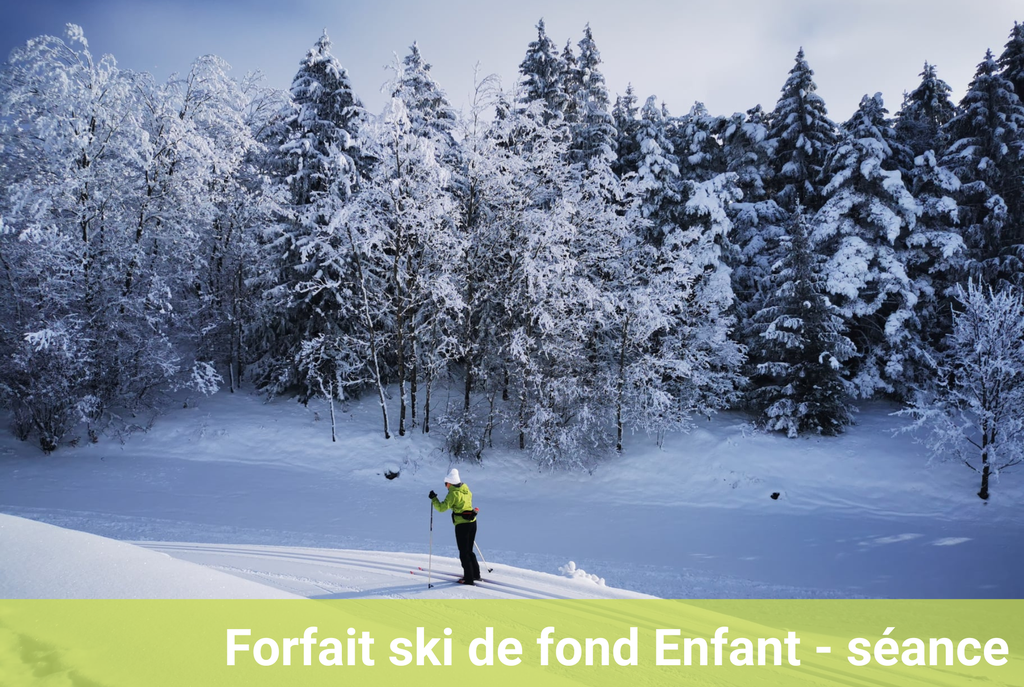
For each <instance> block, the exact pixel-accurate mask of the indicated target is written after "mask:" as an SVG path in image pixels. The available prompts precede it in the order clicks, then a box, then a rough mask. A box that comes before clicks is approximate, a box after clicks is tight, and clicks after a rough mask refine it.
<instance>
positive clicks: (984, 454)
mask: <svg viewBox="0 0 1024 687" xmlns="http://www.w3.org/2000/svg"><path fill="white" fill-rule="evenodd" d="M991 430H992V428H991V427H990V425H989V421H988V420H985V421H984V422H983V423H982V426H981V491H979V492H978V496H979V497H980V498H981V500H982V501H988V476H989V472H990V470H991V468H992V465H991V463H989V461H988V449H989V446H991V445H992V440H993V439H994V438H995V437H990V433H992V434H994V432H992V431H991Z"/></svg>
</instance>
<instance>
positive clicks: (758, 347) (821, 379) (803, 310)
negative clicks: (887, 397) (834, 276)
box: [749, 209, 855, 437]
mask: <svg viewBox="0 0 1024 687" xmlns="http://www.w3.org/2000/svg"><path fill="white" fill-rule="evenodd" d="M783 245H784V247H785V249H784V251H783V252H782V256H783V257H782V259H781V260H780V262H779V263H777V264H776V266H775V270H774V273H773V275H772V277H771V288H770V290H769V293H770V295H769V296H768V302H767V303H766V304H765V307H764V308H762V309H761V311H760V312H758V313H757V314H756V315H755V317H754V325H755V329H756V331H757V333H758V338H757V339H756V340H755V339H752V340H751V345H750V349H749V355H750V364H751V367H752V370H753V372H752V374H751V378H752V379H751V382H752V386H753V390H752V391H751V392H750V402H751V405H752V406H753V407H754V408H755V409H756V410H757V411H758V413H759V421H760V422H761V423H762V424H763V425H764V426H765V427H767V428H768V429H770V430H773V431H782V432H786V434H787V435H788V436H790V437H795V436H797V435H798V434H805V433H813V434H826V435H834V434H839V433H841V432H842V431H843V428H844V427H845V426H846V425H849V424H850V423H851V421H852V418H851V416H850V411H851V408H850V406H849V405H848V403H847V400H846V399H847V397H848V395H849V391H850V385H849V383H848V382H847V381H846V380H845V379H844V374H843V371H844V363H845V362H846V361H847V360H849V359H850V358H851V357H852V356H853V355H854V354H855V350H854V346H853V343H852V342H851V341H850V340H849V339H848V338H847V337H846V334H845V331H844V330H845V326H844V324H843V318H842V316H841V314H840V311H839V309H838V308H836V307H835V306H834V305H833V304H832V302H831V300H830V298H829V295H828V293H827V289H826V286H825V275H824V270H825V260H824V258H823V257H822V256H820V255H818V254H817V253H816V252H815V250H814V248H813V246H812V245H811V242H810V238H809V236H808V228H807V224H806V219H805V217H804V214H803V212H801V211H800V210H799V209H798V211H797V213H796V214H795V217H794V219H793V220H792V221H791V222H790V224H789V235H788V236H787V237H785V239H784V241H783Z"/></svg>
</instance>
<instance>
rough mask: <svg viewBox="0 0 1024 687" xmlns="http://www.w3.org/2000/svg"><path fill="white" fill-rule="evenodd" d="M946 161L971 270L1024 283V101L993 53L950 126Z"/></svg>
mask: <svg viewBox="0 0 1024 687" xmlns="http://www.w3.org/2000/svg"><path fill="white" fill-rule="evenodd" d="M946 129H947V135H948V137H949V140H950V141H951V143H950V145H949V149H948V150H947V152H946V155H945V156H944V157H943V159H942V164H943V165H945V166H946V167H948V168H949V169H950V170H952V171H953V172H954V173H955V174H956V175H957V177H958V178H959V179H960V181H961V182H962V186H961V187H960V193H959V195H958V197H957V199H956V200H957V202H958V203H959V206H960V224H961V227H962V230H961V231H962V234H963V237H964V242H965V243H966V245H967V252H966V258H967V265H966V267H967V269H968V271H969V272H970V273H971V274H972V275H975V276H978V277H981V278H983V279H984V280H986V281H987V282H988V283H991V284H995V283H997V282H999V281H1007V282H1011V283H1019V282H1020V280H1021V275H1022V274H1024V269H1022V265H1024V263H1022V261H1021V250H1022V245H1024V105H1022V104H1021V101H1020V99H1019V98H1018V97H1017V95H1016V94H1015V93H1014V91H1013V85H1012V84H1011V83H1010V81H1009V80H1008V79H1006V77H1004V76H1003V75H1002V74H1001V73H1000V71H999V65H998V64H997V63H996V60H995V58H994V57H993V56H992V51H988V52H986V54H985V59H984V60H983V61H982V62H981V64H979V65H978V70H977V72H976V73H975V75H974V79H973V80H972V81H971V84H970V86H969V87H968V89H967V94H966V95H964V98H963V100H962V101H961V102H960V111H959V113H958V114H957V116H956V117H954V118H953V119H952V120H951V121H950V122H949V123H948V124H947V126H946Z"/></svg>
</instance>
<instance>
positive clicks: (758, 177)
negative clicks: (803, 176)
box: [715, 106, 789, 343]
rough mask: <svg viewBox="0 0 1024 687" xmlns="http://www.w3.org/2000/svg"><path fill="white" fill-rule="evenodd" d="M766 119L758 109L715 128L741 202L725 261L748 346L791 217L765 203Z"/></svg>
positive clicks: (732, 214)
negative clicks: (734, 177)
mask: <svg viewBox="0 0 1024 687" xmlns="http://www.w3.org/2000/svg"><path fill="white" fill-rule="evenodd" d="M766 120H767V118H766V116H765V114H764V112H762V110H761V107H760V106H757V107H755V108H752V109H750V110H748V111H747V113H746V114H743V113H740V112H737V113H736V114H734V115H733V116H732V117H731V118H729V119H724V118H723V119H722V120H720V122H719V125H718V129H717V130H716V132H715V133H716V134H717V135H718V136H719V137H720V138H721V140H722V155H723V158H724V160H725V165H726V170H727V171H728V172H731V173H732V174H735V175H736V180H737V186H738V188H739V191H740V193H742V194H743V197H742V198H741V199H740V200H739V201H737V202H734V203H731V204H730V205H729V208H728V212H729V219H730V220H731V221H732V225H733V230H732V233H731V234H730V236H731V239H730V244H731V250H729V251H728V252H727V253H726V254H725V260H726V262H727V263H728V265H729V267H730V268H731V269H732V286H733V292H734V293H735V295H736V314H737V320H738V326H737V331H736V332H735V333H734V334H735V336H736V337H737V338H738V339H739V340H740V341H742V342H744V343H748V339H749V337H750V336H756V333H753V332H751V331H750V324H751V318H752V317H753V315H754V313H756V312H757V311H758V310H760V309H761V308H762V307H763V306H764V301H765V297H766V295H767V288H768V285H769V277H770V276H771V271H772V265H774V264H775V263H776V262H777V261H778V259H779V258H780V257H781V255H780V253H779V251H780V249H781V246H780V240H781V238H782V237H783V236H784V235H785V234H786V229H785V226H786V223H787V222H788V220H789V213H787V212H786V211H785V210H783V209H782V208H780V207H779V206H778V204H777V203H776V202H775V201H774V200H772V199H771V198H769V196H768V189H769V187H770V182H771V178H772V177H771V175H772V170H771V157H770V146H769V143H768V140H767V137H768V127H767V121H766Z"/></svg>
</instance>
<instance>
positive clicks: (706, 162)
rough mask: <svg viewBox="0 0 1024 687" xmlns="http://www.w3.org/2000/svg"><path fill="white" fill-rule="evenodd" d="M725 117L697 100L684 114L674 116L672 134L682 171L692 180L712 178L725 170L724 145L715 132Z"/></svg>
mask: <svg viewBox="0 0 1024 687" xmlns="http://www.w3.org/2000/svg"><path fill="white" fill-rule="evenodd" d="M720 128H721V120H720V118H718V117H714V116H712V115H711V114H710V113H708V110H707V108H706V107H704V103H694V104H693V107H691V108H690V111H689V112H688V113H687V114H685V115H683V116H682V117H675V118H673V119H672V120H671V127H670V134H669V135H670V137H671V139H672V145H673V146H674V147H675V151H676V155H677V156H678V158H679V172H680V174H681V175H682V177H683V178H684V179H688V180H690V181H698V182H702V181H708V180H710V179H712V178H713V177H714V176H715V175H717V174H721V173H722V172H724V171H725V160H724V157H723V155H722V147H721V144H720V143H719V141H718V138H717V137H716V136H715V132H716V131H717V130H719V129H720Z"/></svg>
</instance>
